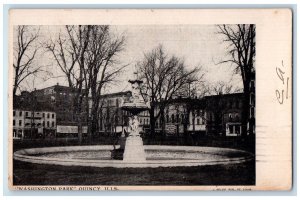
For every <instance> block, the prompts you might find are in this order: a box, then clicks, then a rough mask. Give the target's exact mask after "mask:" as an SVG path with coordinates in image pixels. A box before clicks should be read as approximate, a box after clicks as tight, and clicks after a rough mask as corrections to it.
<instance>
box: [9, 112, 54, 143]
mask: <svg viewBox="0 0 300 200" xmlns="http://www.w3.org/2000/svg"><path fill="white" fill-rule="evenodd" d="M55 137H56V113H55V112H51V111H45V110H44V111H43V110H40V111H32V110H28V109H24V110H23V109H20V108H19V109H17V108H16V109H14V110H13V138H14V139H27V138H28V139H35V138H55Z"/></svg>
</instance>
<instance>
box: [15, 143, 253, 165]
mask: <svg viewBox="0 0 300 200" xmlns="http://www.w3.org/2000/svg"><path fill="white" fill-rule="evenodd" d="M144 147H145V150H174V151H176V150H177V151H178V150H185V151H192V150H194V151H195V149H198V151H196V152H201V151H200V149H201V150H202V151H203V150H205V149H206V151H208V150H209V151H212V150H214V151H215V152H216V151H217V150H219V151H220V149H222V150H223V151H234V152H241V153H244V154H245V155H247V156H242V157H234V158H226V159H221V160H209V161H206V160H203V161H199V160H180V159H178V160H146V161H145V162H124V161H122V160H80V159H61V158H47V157H37V156H34V155H36V154H39V153H51V152H66V151H68V150H69V151H71V150H72V151H74V149H76V150H75V151H84V150H113V146H112V145H90V146H67V147H43V148H30V149H22V150H18V151H16V152H14V159H15V160H19V161H24V162H30V163H35V164H50V165H63V166H81V167H98V168H111V167H112V168H158V167H193V166H204V165H218V164H234V163H242V162H246V161H250V160H253V159H254V155H253V154H252V153H250V152H246V151H243V150H237V149H230V148H220V147H198V146H197V147H195V146H193V147H192V146H159V145H144ZM33 152H34V153H33Z"/></svg>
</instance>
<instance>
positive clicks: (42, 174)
mask: <svg viewBox="0 0 300 200" xmlns="http://www.w3.org/2000/svg"><path fill="white" fill-rule="evenodd" d="M13 171H14V185H254V184H255V161H251V162H246V163H241V164H229V165H214V166H199V167H174V168H145V169H132V168H125V169H117V168H93V167H67V166H55V165H41V164H31V163H25V162H20V161H16V160H15V161H14V169H13Z"/></svg>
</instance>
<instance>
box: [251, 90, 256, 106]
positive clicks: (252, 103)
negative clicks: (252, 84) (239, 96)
mask: <svg viewBox="0 0 300 200" xmlns="http://www.w3.org/2000/svg"><path fill="white" fill-rule="evenodd" d="M254 104H255V95H254V94H253V93H252V94H250V105H254Z"/></svg>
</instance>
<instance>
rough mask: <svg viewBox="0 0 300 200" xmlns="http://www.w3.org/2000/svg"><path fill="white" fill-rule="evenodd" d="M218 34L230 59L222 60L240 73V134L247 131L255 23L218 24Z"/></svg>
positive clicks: (254, 44) (253, 58)
mask: <svg viewBox="0 0 300 200" xmlns="http://www.w3.org/2000/svg"><path fill="white" fill-rule="evenodd" d="M218 30H219V34H221V35H223V36H224V40H223V41H224V42H226V43H227V44H228V53H229V56H230V59H228V60H225V61H223V63H224V62H230V63H233V64H234V65H235V66H236V68H235V72H236V73H240V75H241V77H242V80H243V86H244V101H243V114H242V123H243V127H242V134H243V135H245V133H246V131H247V127H246V124H247V121H248V118H249V116H248V114H249V99H250V98H249V96H250V82H251V79H252V74H253V73H254V72H255V67H254V63H255V54H256V47H255V46H256V41H255V35H256V32H255V25H253V24H249V25H246V24H238V25H219V26H218Z"/></svg>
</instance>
